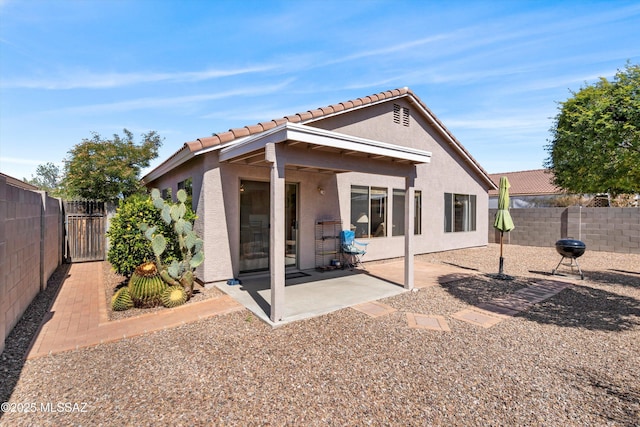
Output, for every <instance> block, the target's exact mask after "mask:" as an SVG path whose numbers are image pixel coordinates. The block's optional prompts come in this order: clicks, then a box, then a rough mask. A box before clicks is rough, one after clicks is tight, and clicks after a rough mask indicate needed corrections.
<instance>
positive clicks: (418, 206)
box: [413, 190, 422, 234]
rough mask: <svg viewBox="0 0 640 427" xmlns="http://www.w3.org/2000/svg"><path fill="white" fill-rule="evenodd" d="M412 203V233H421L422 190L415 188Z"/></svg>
mask: <svg viewBox="0 0 640 427" xmlns="http://www.w3.org/2000/svg"><path fill="white" fill-rule="evenodd" d="M414 203H415V214H416V216H415V217H414V219H413V234H422V191H418V190H416V192H415V197H414Z"/></svg>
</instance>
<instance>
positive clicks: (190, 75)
mask: <svg viewBox="0 0 640 427" xmlns="http://www.w3.org/2000/svg"><path fill="white" fill-rule="evenodd" d="M275 68H277V66H275V65H258V66H253V67H245V68H232V69H227V70H223V69H207V70H202V71H183V72H176V73H93V72H89V71H78V70H76V71H71V72H65V73H61V74H62V75H61V76H60V77H57V78H45V79H37V78H23V79H13V80H11V79H5V80H4V81H3V82H2V83H1V84H2V87H4V88H8V89H9V88H11V89H16V88H23V89H48V90H68V89H109V88H117V87H123V86H132V85H137V84H147V83H159V82H169V83H185V82H186V83H193V82H200V81H204V80H212V79H217V78H221V77H230V76H237V75H240V74H248V73H260V72H264V71H269V70H273V69H275Z"/></svg>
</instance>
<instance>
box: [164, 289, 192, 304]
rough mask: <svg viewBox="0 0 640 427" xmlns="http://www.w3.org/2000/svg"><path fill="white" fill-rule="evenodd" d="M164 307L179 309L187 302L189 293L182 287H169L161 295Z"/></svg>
mask: <svg viewBox="0 0 640 427" xmlns="http://www.w3.org/2000/svg"><path fill="white" fill-rule="evenodd" d="M161 298H162V305H164V306H165V307H168V308H171V307H177V306H179V305H182V304H184V303H185V302H186V301H187V293H186V292H185V290H184V288H183V287H182V286H169V287H168V288H167V289H166V290H165V291H164V292H163V293H162V295H161Z"/></svg>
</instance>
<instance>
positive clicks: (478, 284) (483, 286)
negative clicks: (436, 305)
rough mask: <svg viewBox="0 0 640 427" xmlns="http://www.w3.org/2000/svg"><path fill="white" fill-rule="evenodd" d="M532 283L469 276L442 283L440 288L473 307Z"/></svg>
mask: <svg viewBox="0 0 640 427" xmlns="http://www.w3.org/2000/svg"><path fill="white" fill-rule="evenodd" d="M530 284H531V283H529V282H528V281H527V280H521V279H520V278H517V277H516V278H514V279H513V280H498V279H493V278H491V277H489V276H480V275H477V276H471V277H469V276H467V277H465V278H463V279H461V280H456V281H450V282H442V281H441V282H440V286H442V288H443V289H445V290H446V291H447V292H449V293H450V294H451V295H452V296H454V297H456V298H458V299H459V300H461V301H464V302H466V303H467V304H471V305H478V304H482V303H486V302H489V301H491V300H493V299H495V298H497V297H500V296H503V295H507V294H511V293H513V292H515V291H518V290H520V289H522V288H526V287H527V286H529V285H530Z"/></svg>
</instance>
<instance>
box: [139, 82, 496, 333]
mask: <svg viewBox="0 0 640 427" xmlns="http://www.w3.org/2000/svg"><path fill="white" fill-rule="evenodd" d="M143 182H144V183H145V185H146V186H147V187H148V188H158V189H160V190H165V191H164V192H165V193H166V194H176V191H177V190H178V189H180V188H187V189H189V190H190V193H191V195H192V204H193V208H194V209H195V211H196V213H197V215H198V219H197V221H196V225H195V226H196V230H197V231H198V232H199V234H200V235H201V236H202V238H203V239H204V242H205V263H204V264H203V265H202V266H201V267H199V270H198V277H199V279H200V280H202V281H203V282H205V283H212V282H219V281H225V280H227V279H229V278H232V277H238V276H239V275H242V274H246V273H250V272H256V271H265V272H268V273H269V275H270V286H271V313H270V317H271V320H272V321H273V322H278V321H280V320H282V317H283V310H284V298H285V274H286V272H287V271H291V270H292V269H299V270H305V269H313V268H318V267H323V266H325V265H329V264H330V263H331V262H335V261H333V259H335V258H337V257H339V253H336V249H338V246H337V242H336V237H337V235H338V234H339V231H340V230H342V229H344V230H349V229H350V230H353V231H355V234H356V238H357V239H358V240H360V241H364V242H368V243H369V244H368V247H367V254H366V257H365V259H366V260H368V261H371V260H381V259H387V258H394V257H404V266H405V274H404V277H405V283H404V286H405V287H406V288H408V289H411V288H412V287H413V255H414V254H421V253H429V252H437V251H444V250H450V249H457V248H464V247H474V246H483V245H486V244H487V235H488V229H487V227H488V222H489V221H488V218H487V216H488V191H489V190H495V189H496V186H495V184H494V183H493V181H492V180H491V177H490V176H489V175H488V174H487V172H486V171H485V170H484V169H483V168H482V167H481V166H480V165H479V164H478V162H477V161H476V160H475V159H474V158H473V157H472V156H471V155H470V154H469V152H468V151H467V150H466V149H465V148H464V147H463V146H462V144H461V143H460V142H459V141H458V140H457V139H456V138H455V137H454V136H453V135H452V134H451V132H450V131H449V130H447V128H446V127H445V126H444V124H443V123H442V122H441V121H440V120H438V118H437V117H436V116H435V115H434V114H433V113H432V112H431V111H430V110H429V108H427V106H426V105H425V104H424V103H423V102H422V101H421V100H420V98H418V96H416V95H415V94H414V93H413V92H412V91H411V90H410V89H409V88H402V89H395V90H390V91H386V92H382V93H378V94H374V95H370V96H366V97H363V98H358V99H353V100H350V101H346V102H341V103H338V104H334V105H330V106H327V107H322V108H318V109H315V110H310V111H305V112H301V113H297V114H293V115H290V116H286V117H283V118H280V119H275V120H272V121H268V122H262V123H258V124H255V125H249V126H245V127H243V128H236V129H231V130H229V131H227V132H222V133H218V134H214V135H213V136H209V137H203V138H199V139H197V140H195V141H191V142H187V143H185V144H184V145H183V146H182V148H180V149H179V150H178V151H177V152H176V153H175V154H173V155H172V156H171V157H170V158H168V159H167V160H165V161H164V162H163V163H162V164H160V165H159V166H158V167H156V168H155V169H154V170H152V171H151V172H149V173H148V174H147V175H146V176H145V177H144V178H143Z"/></svg>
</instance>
